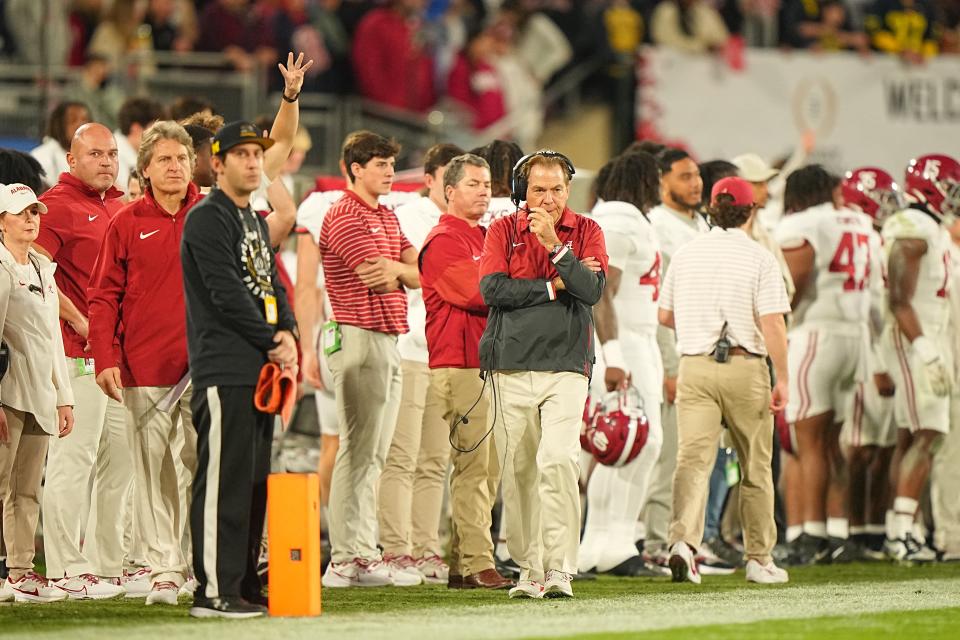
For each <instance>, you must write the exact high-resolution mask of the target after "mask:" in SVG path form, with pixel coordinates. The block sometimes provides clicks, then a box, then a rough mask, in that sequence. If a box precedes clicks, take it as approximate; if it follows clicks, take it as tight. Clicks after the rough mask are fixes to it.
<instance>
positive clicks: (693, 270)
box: [660, 227, 790, 355]
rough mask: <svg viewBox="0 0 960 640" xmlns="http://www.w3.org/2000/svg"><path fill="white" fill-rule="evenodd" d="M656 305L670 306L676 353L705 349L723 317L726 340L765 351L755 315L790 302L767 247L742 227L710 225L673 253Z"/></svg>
mask: <svg viewBox="0 0 960 640" xmlns="http://www.w3.org/2000/svg"><path fill="white" fill-rule="evenodd" d="M660 308H661V309H666V310H668V311H673V314H674V323H675V326H676V331H677V350H678V351H679V352H680V354H681V355H701V354H708V353H711V352H712V351H713V350H714V346H715V345H716V343H717V340H719V339H720V331H721V329H722V328H723V323H724V322H726V323H727V335H728V337H729V338H730V342H731V344H733V345H735V346H740V347H743V348H744V349H746V350H747V351H749V352H750V353H755V354H757V355H766V354H767V348H766V345H765V344H764V342H763V334H762V333H761V332H760V326H759V322H758V320H759V317H760V316H765V315H769V314H774V313H788V312H789V311H790V301H789V300H788V299H787V289H786V286H785V285H784V283H783V277H782V276H781V274H780V265H779V264H778V263H777V259H776V258H774V257H773V254H772V253H770V251H768V250H767V249H766V248H764V247H763V246H761V245H760V244H759V243H757V242H756V241H754V240H752V239H751V238H750V237H749V236H748V235H747V234H746V233H745V232H744V231H743V230H742V229H721V228H720V227H714V228H712V229H711V230H710V231H709V232H708V233H704V234H701V235H699V236H697V237H696V238H694V239H693V240H690V241H689V242H687V243H686V244H684V245H683V246H682V247H680V248H679V249H678V250H677V252H676V253H675V254H674V255H673V261H672V262H671V263H670V269H669V271H667V277H666V280H665V281H664V283H663V288H662V289H661V291H660Z"/></svg>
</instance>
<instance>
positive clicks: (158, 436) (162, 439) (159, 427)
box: [123, 387, 197, 586]
mask: <svg viewBox="0 0 960 640" xmlns="http://www.w3.org/2000/svg"><path fill="white" fill-rule="evenodd" d="M168 391H170V387H130V388H127V389H124V390H123V404H124V408H125V409H126V412H127V423H128V431H129V436H130V450H131V451H132V452H133V460H134V465H133V466H134V484H135V487H136V491H135V493H134V495H135V508H136V510H137V518H136V522H137V525H138V529H139V531H140V533H141V534H142V537H143V541H144V546H145V547H146V556H147V557H146V559H147V566H149V567H150V569H151V573H150V578H151V580H152V581H153V582H154V583H157V582H173V583H175V584H176V585H178V586H180V585H182V584H183V583H184V582H185V581H186V579H187V569H188V567H189V566H190V559H189V558H186V557H184V555H183V549H182V547H181V532H182V530H183V526H184V524H183V523H184V521H185V520H187V519H189V512H188V511H181V508H182V505H183V503H184V497H183V496H181V495H180V483H179V479H178V478H177V467H176V465H175V463H174V458H175V456H178V455H179V456H180V457H181V463H182V464H183V466H184V468H187V469H190V470H191V471H192V470H193V469H194V468H195V467H196V459H197V434H196V431H195V430H194V428H193V421H192V412H191V411H190V398H191V396H192V389H189V388H188V389H187V391H186V393H184V394H183V397H182V398H180V401H179V402H178V403H177V405H176V406H175V407H174V408H173V410H172V411H171V412H170V413H165V412H163V411H161V410H159V409H158V408H157V403H158V402H159V401H160V400H161V399H162V398H163V397H164V396H165V395H166V394H167V392H168ZM180 431H183V432H184V434H183V436H182V437H183V440H184V442H185V443H186V444H185V445H184V446H183V447H177V444H178V442H177V440H178V432H180ZM177 448H179V449H180V451H179V452H178V451H176V449H177Z"/></svg>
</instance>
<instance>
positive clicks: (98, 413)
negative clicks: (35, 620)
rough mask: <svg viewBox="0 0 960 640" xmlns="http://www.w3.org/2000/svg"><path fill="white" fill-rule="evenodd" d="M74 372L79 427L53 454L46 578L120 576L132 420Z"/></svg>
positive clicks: (46, 508)
mask: <svg viewBox="0 0 960 640" xmlns="http://www.w3.org/2000/svg"><path fill="white" fill-rule="evenodd" d="M67 367H68V369H69V370H70V372H71V375H72V378H71V380H70V382H71V387H72V388H73V398H74V407H73V415H74V418H75V421H76V422H75V424H74V427H73V431H72V432H71V433H70V435H69V436H67V437H66V438H53V439H51V441H50V451H49V453H48V454H47V475H46V482H45V485H44V491H43V504H42V510H43V549H44V556H45V559H46V563H47V577H48V578H53V579H58V578H62V577H64V576H68V577H73V576H77V575H80V574H83V573H92V574H96V575H100V576H104V577H108V578H115V577H120V576H121V575H122V574H123V560H124V548H123V530H124V522H125V519H126V508H127V495H128V492H129V491H130V485H131V484H132V483H133V456H132V455H131V452H130V444H129V440H128V437H127V426H126V416H125V413H124V410H123V405H121V404H120V403H118V402H116V401H115V400H108V399H107V396H106V395H104V393H103V391H101V390H100V387H98V386H97V383H96V380H95V379H94V376H93V375H83V376H78V375H76V373H75V364H74V363H73V361H72V360H69V359H68V362H67ZM91 486H92V491H91ZM81 541H83V544H82V545H81Z"/></svg>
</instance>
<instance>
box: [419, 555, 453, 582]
mask: <svg viewBox="0 0 960 640" xmlns="http://www.w3.org/2000/svg"><path fill="white" fill-rule="evenodd" d="M417 571H419V572H420V576H421V577H422V578H423V581H424V583H426V584H447V581H448V580H449V579H450V566H449V565H448V564H447V563H446V562H444V561H443V558H441V557H440V556H438V555H435V554H431V555H429V556H424V557H422V558H420V559H419V560H417Z"/></svg>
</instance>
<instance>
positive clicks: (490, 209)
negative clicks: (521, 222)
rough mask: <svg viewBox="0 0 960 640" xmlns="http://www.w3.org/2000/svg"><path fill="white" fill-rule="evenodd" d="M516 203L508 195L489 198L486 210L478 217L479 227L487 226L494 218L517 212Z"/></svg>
mask: <svg viewBox="0 0 960 640" xmlns="http://www.w3.org/2000/svg"><path fill="white" fill-rule="evenodd" d="M517 208H518V207H517V205H515V204H514V203H513V200H511V199H510V198H509V197H502V196H501V197H497V198H490V204H489V205H487V212H486V213H485V214H484V215H483V217H482V218H480V226H481V227H489V226H490V225H491V224H493V221H494V220H497V219H498V218H502V217H504V216H509V215H510V214H513V213H516V212H517Z"/></svg>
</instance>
